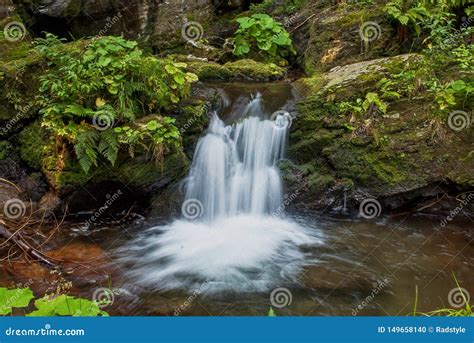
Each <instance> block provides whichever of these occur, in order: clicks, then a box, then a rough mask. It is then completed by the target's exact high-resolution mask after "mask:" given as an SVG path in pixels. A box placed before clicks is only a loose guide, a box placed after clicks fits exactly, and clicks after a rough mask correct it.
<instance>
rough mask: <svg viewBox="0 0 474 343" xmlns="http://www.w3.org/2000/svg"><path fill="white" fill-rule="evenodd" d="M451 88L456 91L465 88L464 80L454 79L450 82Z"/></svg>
mask: <svg viewBox="0 0 474 343" xmlns="http://www.w3.org/2000/svg"><path fill="white" fill-rule="evenodd" d="M451 88H452V89H453V90H454V91H456V92H461V91H463V90H464V89H466V82H464V81H463V80H456V81H454V82H453V83H452V84H451Z"/></svg>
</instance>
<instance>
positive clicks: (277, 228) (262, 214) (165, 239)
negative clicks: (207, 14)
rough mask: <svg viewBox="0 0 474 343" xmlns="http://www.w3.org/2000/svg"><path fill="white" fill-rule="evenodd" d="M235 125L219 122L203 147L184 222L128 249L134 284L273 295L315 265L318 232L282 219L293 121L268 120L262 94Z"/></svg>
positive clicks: (188, 188)
mask: <svg viewBox="0 0 474 343" xmlns="http://www.w3.org/2000/svg"><path fill="white" fill-rule="evenodd" d="M231 117H232V118H233V120H234V123H232V124H230V125H226V124H225V123H224V121H223V120H221V119H220V118H219V116H218V115H217V114H214V116H213V117H212V119H211V122H210V125H209V128H208V131H207V133H206V134H205V135H204V136H203V137H202V138H201V139H200V141H199V142H198V144H197V147H196V151H195V155H194V160H193V164H192V166H191V170H190V173H189V176H188V177H187V178H186V180H184V183H185V201H184V202H183V206H182V217H181V218H180V219H178V220H176V221H174V222H173V223H171V224H169V225H166V226H158V227H153V228H150V229H149V230H147V231H146V232H145V233H143V235H142V236H141V237H139V238H138V239H136V240H135V241H134V242H133V243H131V244H130V245H129V246H127V247H126V248H124V249H123V252H124V253H123V255H124V257H123V260H125V262H126V263H127V264H128V268H127V269H129V270H130V271H129V275H130V276H131V277H132V278H133V279H134V280H135V281H136V280H139V281H140V283H141V284H143V285H146V286H148V287H152V288H156V289H159V290H172V289H185V290H186V291H188V292H192V291H193V290H195V289H199V290H200V291H199V292H200V293H204V294H207V293H216V292H221V291H236V292H255V291H257V292H258V291H268V290H270V289H272V288H274V287H279V286H281V285H284V284H288V283H296V282H298V274H299V272H300V271H301V269H302V268H303V267H304V266H305V265H307V264H308V263H310V260H311V259H310V257H309V256H308V255H307V254H306V253H305V252H304V247H305V246H315V245H318V244H321V243H322V240H321V237H320V236H318V233H317V232H315V230H314V229H311V230H310V229H307V228H305V227H303V226H301V225H299V224H298V223H296V222H294V221H292V220H289V219H287V218H284V217H283V216H280V213H282V212H283V211H281V206H282V201H283V185H282V177H281V175H280V171H279V169H278V166H277V164H278V162H279V161H280V160H281V159H282V158H283V157H284V154H285V150H286V145H287V137H288V129H289V126H290V125H289V124H290V123H291V118H290V117H289V114H288V113H287V112H284V111H279V112H277V113H275V114H274V115H271V113H266V111H265V106H264V100H263V98H262V97H261V96H260V95H259V94H257V95H256V96H254V97H253V98H252V99H250V100H249V102H248V104H247V106H246V107H245V108H244V110H243V111H242V113H240V114H236V113H233V114H231ZM277 214H278V215H277ZM311 262H314V261H311ZM203 285H206V287H205V288H203Z"/></svg>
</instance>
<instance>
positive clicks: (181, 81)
mask: <svg viewBox="0 0 474 343" xmlns="http://www.w3.org/2000/svg"><path fill="white" fill-rule="evenodd" d="M174 80H175V81H176V83H177V84H178V85H184V84H185V82H186V79H185V78H184V75H183V74H175V75H174Z"/></svg>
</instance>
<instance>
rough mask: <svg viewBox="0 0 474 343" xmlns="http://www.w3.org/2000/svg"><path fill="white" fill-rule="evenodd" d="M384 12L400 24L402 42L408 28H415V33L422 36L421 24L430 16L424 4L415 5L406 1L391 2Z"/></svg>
mask: <svg viewBox="0 0 474 343" xmlns="http://www.w3.org/2000/svg"><path fill="white" fill-rule="evenodd" d="M407 3H408V4H409V5H408V6H407ZM410 5H412V6H410ZM384 10H385V12H386V13H387V14H388V16H389V17H390V18H391V19H393V20H395V21H397V22H398V23H399V24H400V26H399V30H398V34H399V38H400V40H401V41H403V40H405V38H406V37H405V36H406V28H407V27H409V26H411V27H413V28H414V30H415V32H416V33H417V34H418V35H420V33H421V29H422V25H421V23H422V22H423V20H424V19H425V18H426V17H428V16H429V15H430V14H429V11H428V10H427V9H426V7H425V5H424V4H423V3H422V2H419V3H415V4H414V3H410V2H407V1H404V0H393V1H390V2H389V3H387V4H386V5H385V8H384Z"/></svg>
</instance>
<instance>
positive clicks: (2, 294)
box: [0, 287, 34, 316]
mask: <svg viewBox="0 0 474 343" xmlns="http://www.w3.org/2000/svg"><path fill="white" fill-rule="evenodd" d="M33 297H34V296H33V292H32V291H31V289H29V288H15V289H7V288H3V287H0V304H1V305H0V315H3V316H4V315H7V314H10V313H12V310H13V308H14V307H26V306H28V304H29V303H30V301H31V299H33Z"/></svg>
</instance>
